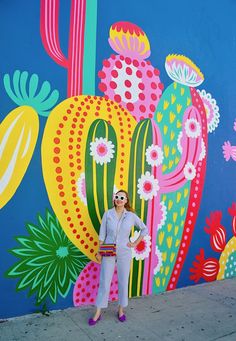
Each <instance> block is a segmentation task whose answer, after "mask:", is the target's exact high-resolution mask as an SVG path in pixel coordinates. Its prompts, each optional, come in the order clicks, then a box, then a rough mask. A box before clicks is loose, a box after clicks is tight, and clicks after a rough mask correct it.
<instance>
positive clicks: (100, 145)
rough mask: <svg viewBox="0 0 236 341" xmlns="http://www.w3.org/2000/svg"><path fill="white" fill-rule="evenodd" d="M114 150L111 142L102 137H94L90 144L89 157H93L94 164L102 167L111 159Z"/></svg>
mask: <svg viewBox="0 0 236 341" xmlns="http://www.w3.org/2000/svg"><path fill="white" fill-rule="evenodd" d="M114 148H115V146H114V144H113V143H112V142H111V141H107V139H106V138H103V137H99V138H97V137H96V138H95V141H94V142H90V155H92V156H93V157H94V160H95V162H96V163H100V165H103V164H104V163H108V162H110V161H111V159H112V158H113V154H114V152H115V151H114Z"/></svg>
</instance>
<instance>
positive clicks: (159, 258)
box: [153, 246, 162, 275]
mask: <svg viewBox="0 0 236 341" xmlns="http://www.w3.org/2000/svg"><path fill="white" fill-rule="evenodd" d="M155 255H156V266H155V268H154V269H153V273H154V275H156V274H157V273H158V272H159V271H160V270H161V266H162V253H161V251H160V250H159V249H158V247H157V246H156V251H155Z"/></svg>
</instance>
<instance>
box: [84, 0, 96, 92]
mask: <svg viewBox="0 0 236 341" xmlns="http://www.w3.org/2000/svg"><path fill="white" fill-rule="evenodd" d="M96 31H97V0H87V3H86V19H85V34H84V35H85V39H84V63H83V94H90V95H93V94H95V80H96V77H95V72H96Z"/></svg>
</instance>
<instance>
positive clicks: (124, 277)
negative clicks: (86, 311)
mask: <svg viewBox="0 0 236 341" xmlns="http://www.w3.org/2000/svg"><path fill="white" fill-rule="evenodd" d="M130 262H131V254H128V255H127V254H126V257H125V256H124V255H122V256H119V255H118V256H117V257H102V263H101V272H100V284H99V288H98V294H97V299H96V306H97V308H107V306H108V298H109V293H110V287H111V280H112V276H113V273H114V269H115V265H116V264H117V275H118V304H119V305H120V306H122V307H127V305H128V282H129V272H130Z"/></svg>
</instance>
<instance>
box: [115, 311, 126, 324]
mask: <svg viewBox="0 0 236 341" xmlns="http://www.w3.org/2000/svg"><path fill="white" fill-rule="evenodd" d="M117 317H118V320H119V321H120V322H125V321H126V316H125V314H123V315H122V316H119V313H117Z"/></svg>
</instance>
